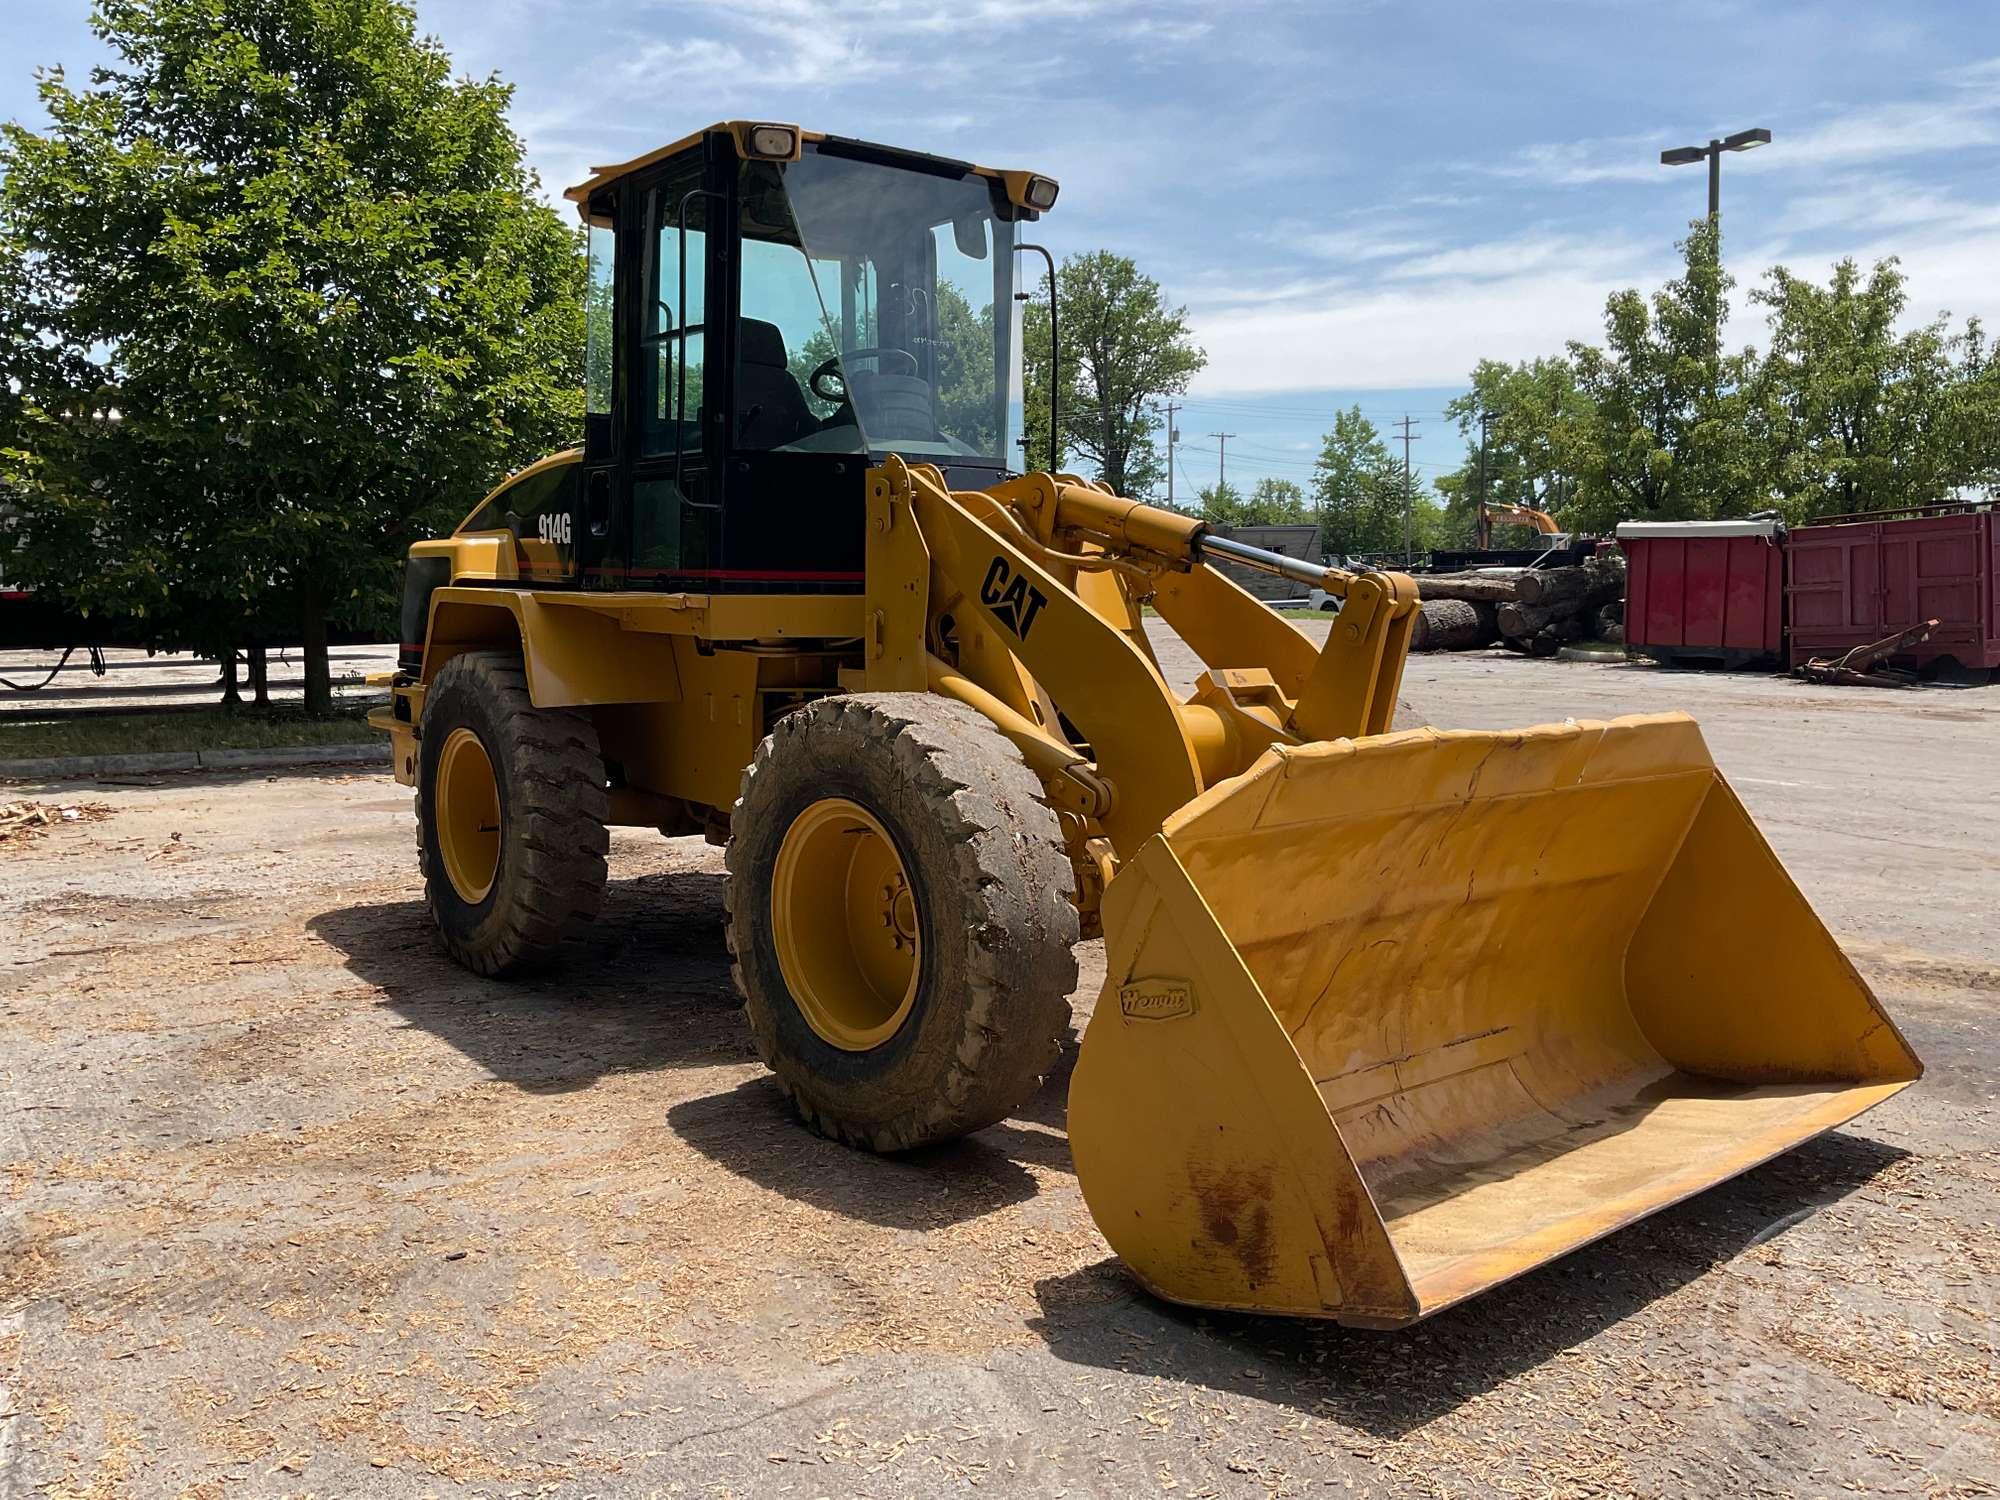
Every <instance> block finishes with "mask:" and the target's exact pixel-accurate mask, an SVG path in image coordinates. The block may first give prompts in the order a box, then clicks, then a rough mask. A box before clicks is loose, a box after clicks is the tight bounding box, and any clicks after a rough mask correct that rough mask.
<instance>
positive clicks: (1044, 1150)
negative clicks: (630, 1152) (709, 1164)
mask: <svg viewBox="0 0 2000 1500" xmlns="http://www.w3.org/2000/svg"><path fill="white" fill-rule="evenodd" d="M667 1125H668V1128H670V1129H671V1130H672V1131H673V1132H674V1134H675V1135H677V1136H678V1137H679V1138H680V1139H681V1140H682V1141H683V1142H685V1143H686V1144H687V1145H689V1146H692V1147H693V1148H694V1149H695V1150H696V1151H699V1152H700V1153H701V1154H702V1155H704V1156H706V1157H708V1158H709V1160H711V1161H713V1162H715V1163H716V1164H717V1165H719V1166H721V1167H724V1168H726V1169H727V1170H729V1171H731V1172H734V1173H735V1174H736V1175H737V1176H739V1177H742V1178H744V1179H746V1180H747V1181H750V1182H754V1183H756V1184H757V1185H758V1186H759V1187H763V1188H766V1189H768V1190H769V1191H771V1192H773V1193H778V1194H781V1195H782V1196H784V1197H786V1198H790V1199H793V1200H795V1201H797V1202H800V1203H808V1204H811V1205H812V1206H813V1207H814V1208H818V1209H822V1210H824V1211H826V1212H828V1213H834V1214H839V1215H840V1216H842V1217H843V1218H848V1219H856V1220H860V1221H862V1222H864V1223H868V1224H875V1225H880V1226H883V1227H885V1228H890V1229H938V1228H943V1227H945V1226H946V1225H950V1224H958V1223H963V1222H965V1221H966V1220H969V1219H976V1218H979V1217H981V1216H982V1215H984V1214H989V1213H992V1212H993V1211H995V1210H996V1209H1001V1208H1005V1207H1007V1206H1008V1205H1009V1204H1013V1203H1020V1202H1024V1201H1026V1200H1027V1199H1029V1198H1032V1197H1034V1196H1035V1193H1036V1191H1037V1184H1036V1180H1035V1176H1034V1174H1033V1173H1032V1172H1030V1171H1029V1170H1028V1167H1029V1165H1035V1166H1044V1167H1056V1168H1060V1169H1063V1170H1067V1169H1068V1167H1069V1145H1068V1143H1067V1142H1066V1141H1064V1140H1063V1138H1062V1137H1061V1136H1059V1135H1052V1134H1049V1133H1047V1132H1045V1131H1039V1130H1033V1129H1028V1128H1024V1127H1022V1126H1020V1125H1016V1124H1014V1123H1012V1122H1008V1123H1004V1124H1000V1125H996V1126H993V1127H991V1128H990V1129H987V1130H982V1131H980V1132H979V1133H978V1134H977V1135H970V1136H967V1137H965V1138H964V1139H962V1140H956V1141H948V1142H945V1143H943V1144H940V1145H936V1146H924V1147H920V1148H919V1149H917V1150H915V1151H905V1152H900V1153H898V1154H896V1155H894V1156H877V1155H875V1154H873V1153H872V1152H868V1151H862V1150H859V1149H857V1148H855V1147H852V1146H844V1145H841V1144H840V1143H839V1142H837V1141H830V1140H827V1139H826V1138H825V1137H824V1136H819V1135H815V1134H813V1133H812V1132H811V1131H810V1130H808V1129H806V1128H805V1126H803V1125H802V1124H800V1123H799V1117H798V1114H797V1112H796V1111H795V1110H794V1109H793V1108H792V1105H791V1102H790V1101H789V1100H788V1099H786V1098H785V1095H784V1091H783V1090H782V1089H780V1088H779V1087H778V1083H777V1080H776V1079H774V1078H772V1077H770V1076H769V1075H768V1074H765V1075H761V1076H759V1077H756V1078H750V1079H746V1080H744V1081H743V1082H742V1083H740V1084H738V1085H737V1086H736V1087H735V1088H733V1089H730V1090H729V1091H727V1092H726V1093H719V1094H708V1095H704V1096H703V1097H701V1098H699V1099H688V1100H684V1101H682V1102H681V1103H679V1104H676V1105H674V1106H673V1107H672V1108H671V1109H669V1110H668V1111H667Z"/></svg>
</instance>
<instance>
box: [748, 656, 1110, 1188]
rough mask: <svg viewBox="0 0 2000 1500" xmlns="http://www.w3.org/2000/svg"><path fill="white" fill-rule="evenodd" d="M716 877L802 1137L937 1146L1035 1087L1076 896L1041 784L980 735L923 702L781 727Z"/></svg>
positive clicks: (888, 1147) (979, 729) (1067, 961)
mask: <svg viewBox="0 0 2000 1500" xmlns="http://www.w3.org/2000/svg"><path fill="white" fill-rule="evenodd" d="M727 864H728V869H729V880H728V886H727V892H728V906H729V927H728V934H729V948H730V952H731V953H732V955H734V958H735V977H736V985H737V988H738V990H740V991H741V992H742V995H743V1008H744V1014H745V1016H746V1017H747V1019H748V1021H749V1023H750V1032H751V1035H752V1037H753V1038H754V1039H755V1041H756V1045H757V1051H758V1053H759V1055H761V1056H762V1057H763V1059H764V1062H765V1064H766V1065H767V1066H768V1067H769V1068H770V1069H771V1071H772V1072H773V1073H774V1074H776V1075H777V1078H778V1082H779V1084H780V1085H781V1086H782V1087H783V1088H784V1090H785V1092H786V1093H787V1094H788V1095H789V1096H790V1097H791V1098H792V1100H793V1102H794V1103H795V1104H796V1105H797V1107H798V1110H799V1113H800V1115H801V1116H802V1117H803V1118H804V1120H805V1121H806V1123H807V1124H808V1125H810V1126H811V1127H812V1128H813V1129H815V1130H817V1131H819V1132H820V1133H821V1134H822V1135H827V1136H831V1137H833V1138H834V1139H837V1140H842V1141H846V1142H848V1143H850V1144H852V1145H857V1146H865V1147H868V1148H870V1149H872V1150H876V1151H902V1150H907V1149H909V1148H911V1147H914V1146H920V1145H924V1144H926V1143H927V1142H932V1141H940V1140H948V1139H951V1138H954V1137H956V1136H961V1135H965V1134H967V1133H969V1132H971V1131H974V1130H979V1129H982V1128H984V1127H985V1126H988V1125H991V1124H994V1123H996V1122H997V1121H1000V1120H1003V1119H1005V1118H1006V1117H1007V1116H1008V1115H1009V1114H1010V1113H1012V1112H1013V1110H1014V1109H1015V1108H1016V1107H1017V1106H1019V1105H1020V1104H1022V1103H1023V1102H1025V1101H1026V1100H1027V1099H1028V1098H1030V1097H1031V1096H1032V1095H1033V1094H1034V1093H1035V1091H1036V1090H1037V1089H1038V1088H1039V1087H1040V1085H1041V1081H1042V1079H1043V1077H1044V1076H1046V1075H1047V1074H1048V1072H1049V1071H1050V1070H1051V1069H1052V1068H1053V1067H1054V1065H1055V1062H1056V1059H1057V1057H1058V1056H1059V1055H1060V1052H1061V1047H1062V1040H1063V1038H1064V1036H1065V1035H1067V1033H1068V1030H1069V993H1070V991H1071V990H1072V989H1074V988H1075V987H1076V957H1075V954H1074V953H1073V952H1072V949H1073V948H1074V946H1075V943H1076V940H1077V913H1076V904H1075V883H1076V876H1075V872H1074V870H1073V869H1072V867H1071V865H1070V861H1069V856H1068V853H1067V851H1066V850H1065V847H1064V844H1063V838H1062V829H1061V826H1060V824H1059V823H1058V821H1057V818H1056V815H1055V813H1054V812H1052V811H1051V810H1050V809H1049V808H1048V806H1047V805H1046V804H1045V803H1044V802H1043V801H1042V787H1041V783H1040V782H1039V781H1038V780H1037V779H1036V777H1035V776H1034V774H1033V773H1032V772H1031V771H1029V769H1028V768H1027V766H1026V765H1024V764H1023V763H1022V761H1021V758H1020V756H1019V754H1018V753H1017V752H1016V751H1015V749H1014V747H1013V746H1012V745H1010V744H1009V743H1008V742H1007V741H1006V740H1005V739H1004V738H1003V737H1002V736H1001V735H1000V734H999V733H998V731H996V730H995V729H994V728H993V726H992V724H991V723H990V722H989V721H988V720H987V719H985V718H984V717H982V716H981V715H979V714H977V713H975V712H974V711H972V710H971V709H969V708H966V707H964V706H963V705H961V704H957V703H953V702H951V701H949V700H947V699H943V698H938V697H934V696H932V695H930V694H926V693H878V694H870V695H867V696H852V697H835V698H825V699H821V700H820V701H818V702H816V703H813V704H810V705H808V706H807V707H805V708H802V709H799V710H797V711H796V712H793V713H790V714H787V715H786V716H785V717H784V718H783V719H782V720H780V721H779V723H778V725H777V727H776V728H775V729H774V730H773V731H772V733H771V735H770V736H769V737H768V738H767V739H765V741H764V742H763V743H762V744H761V745H759V746H758V747H757V754H756V757H755V758H754V759H753V760H752V762H751V764H750V766H749V768H748V769H747V770H746V771H745V772H744V774H743V788H742V795H741V797H740V799H739V800H738V802H737V804H736V808H735V815H734V820H733V823H732V827H731V835H730V840H729V849H728V854H727ZM906 897H907V908H906V906H905V904H904V903H905V898H906ZM877 907H879V908H880V910H877V909H876V908H877ZM908 908H913V909H908ZM781 913H782V914H783V917H782V921H783V925H784V930H783V931H780V930H779V927H780V914H781ZM906 944H907V948H908V949H913V950H914V956H913V957H912V956H910V955H909V954H908V952H907V951H906ZM899 963H900V964H904V965H906V967H902V968H899V967H896V965H897V964H899ZM905 976H907V982H906V979H905Z"/></svg>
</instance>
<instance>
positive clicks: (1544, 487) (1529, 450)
mask: <svg viewBox="0 0 2000 1500" xmlns="http://www.w3.org/2000/svg"><path fill="white" fill-rule="evenodd" d="M1482 414H1483V415H1484V416H1485V418H1486V468H1485V485H1486V500H1487V502H1488V503H1489V504H1492V505H1526V506H1530V507H1532V508H1533V509H1535V510H1542V511H1548V512H1549V513H1550V514H1552V515H1558V516H1560V513H1561V512H1562V510H1563V508H1564V507H1565V506H1566V505H1567V504H1568V503H1569V501H1570V500H1571V499H1572V498H1573V497H1574V495H1575V492H1576V467H1577V461H1578V450H1579V444H1580V443H1581V441H1582V437H1583V434H1584V432H1586V431H1587V430H1588V427H1589V421H1590V417H1591V406H1590V403H1589V402H1588V401H1587V400H1586V399H1585V398H1584V397H1583V395H1582V394H1581V393H1580V392H1579V391H1578V390H1577V385H1576V372H1575V370H1574V368H1573V367H1572V366H1571V364H1570V362H1569V361H1568V360H1566V359H1562V358H1554V359H1535V360H1527V361H1524V362H1522V363H1520V364H1515V365H1509V364H1503V363H1501V362H1499V361H1497V360H1490V359H1485V360H1481V361H1480V362H1479V364H1478V365H1477V366H1475V367H1474V369H1473V372H1472V389H1471V390H1469V391H1467V392H1466V393H1465V394H1464V395H1463V396H1459V397H1456V398H1454V399H1453V400H1452V401H1450V402H1449V403H1447V404H1446V406H1445V416H1446V417H1447V418H1448V419H1450V420H1452V421H1454V422H1455V423H1456V424H1457V425H1458V430H1459V432H1460V433H1461V434H1463V435H1464V437H1465V438H1466V454H1465V460H1464V462H1463V463H1462V464H1461V465H1460V467H1459V468H1458V469H1457V470H1455V471H1454V472H1452V473H1451V474H1448V475H1441V476H1440V477H1439V479H1438V489H1439V491H1440V493H1442V494H1444V495H1445V496H1446V502H1447V503H1446V506H1445V510H1444V515H1443V527H1444V530H1445V531H1446V532H1447V533H1448V534H1449V535H1451V536H1452V538H1453V539H1454V540H1456V541H1460V542H1463V543H1467V544H1469V543H1470V542H1471V540H1472V538H1473V535H1474V533H1475V531H1476V529H1477V514H1476V513H1477V509H1478V502H1479V487H1480V467H1479V458H1480V454H1479V441H1478V438H1479V431H1480V417H1481V415H1482Z"/></svg>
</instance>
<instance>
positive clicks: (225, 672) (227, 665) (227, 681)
mask: <svg viewBox="0 0 2000 1500" xmlns="http://www.w3.org/2000/svg"><path fill="white" fill-rule="evenodd" d="M222 706H223V707H224V708H241V707H242V706H243V695H242V694H241V693H239V692H237V691H236V648H235V647H234V646H224V647H223V648H222Z"/></svg>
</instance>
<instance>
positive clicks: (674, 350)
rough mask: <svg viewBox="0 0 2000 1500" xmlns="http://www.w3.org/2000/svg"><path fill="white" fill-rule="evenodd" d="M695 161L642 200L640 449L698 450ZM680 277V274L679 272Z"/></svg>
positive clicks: (702, 210)
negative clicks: (644, 211) (644, 223)
mask: <svg viewBox="0 0 2000 1500" xmlns="http://www.w3.org/2000/svg"><path fill="white" fill-rule="evenodd" d="M700 185H701V172H700V164H699V163H698V162H694V161H690V162H689V163H688V164H687V165H686V167H685V168H684V169H681V170H677V171H675V172H673V173H671V174H670V175H669V176H668V177H667V179H666V180H665V181H664V182H662V183H661V184H660V185H659V186H658V187H656V188H654V189H653V191H652V192H651V193H650V194H649V195H648V199H647V223H648V232H647V234H646V238H645V249H644V254H645V265H644V268H643V270H642V274H641V276H640V283H641V285H642V286H643V287H644V288H645V291H644V294H643V296H642V298H641V301H640V306H639V385H640V401H639V428H640V431H639V451H640V452H641V453H642V454H646V455H648V456H652V457H664V456H670V455H672V454H674V453H675V452H677V451H683V452H686V453H699V452H700V451H701V443H702V424H701V412H702V400H703V397H704V395H705V393H706V381H705V380H704V375H705V373H706V371H705V365H706V360H705V355H706V345H707V328H706V325H705V318H706V314H707V308H708V296H707V291H708V274H707V265H708V259H707V251H708V236H707V233H706V226H707V224H708V219H709V213H710V200H709V198H708V197H707V195H705V194H703V193H700V192H697V191H696V189H697V188H699V187H700ZM684 273H685V274H684Z"/></svg>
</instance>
